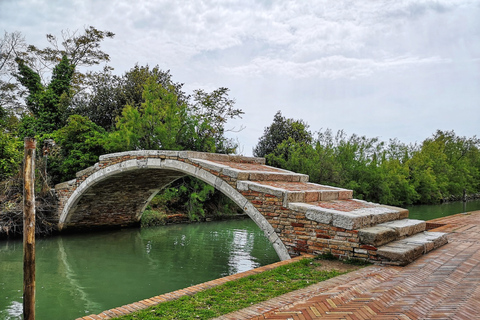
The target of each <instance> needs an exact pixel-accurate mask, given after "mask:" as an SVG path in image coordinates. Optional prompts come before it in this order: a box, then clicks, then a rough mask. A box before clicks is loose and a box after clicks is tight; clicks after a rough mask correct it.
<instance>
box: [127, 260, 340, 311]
mask: <svg viewBox="0 0 480 320" xmlns="http://www.w3.org/2000/svg"><path fill="white" fill-rule="evenodd" d="M318 266H319V264H318V263H317V262H315V261H314V260H313V259H303V260H301V261H298V262H294V263H290V264H288V265H284V266H281V267H278V268H275V269H272V270H267V271H265V272H262V273H259V274H256V275H251V276H248V277H245V278H241V279H238V280H234V281H230V282H227V283H225V284H222V285H219V286H217V287H214V288H211V289H207V290H204V291H201V292H198V293H196V294H194V295H192V296H185V297H182V298H180V299H177V300H173V301H168V302H164V303H161V304H159V305H156V306H153V307H150V308H148V309H145V310H141V311H137V312H135V313H132V314H130V315H126V316H121V317H119V318H118V319H123V320H127V319H151V320H153V319H211V318H215V317H218V316H221V315H223V314H227V313H230V312H233V311H236V310H240V309H243V308H246V307H248V306H251V305H252V304H256V303H260V302H262V301H265V300H268V299H271V298H273V297H277V296H279V295H282V294H285V293H287V292H291V291H294V290H297V289H301V288H304V287H306V286H309V285H311V284H314V283H318V282H321V281H325V280H328V279H330V278H333V277H335V276H338V275H340V274H342V273H340V272H338V271H336V270H332V271H321V270H318V269H317V267H318Z"/></svg>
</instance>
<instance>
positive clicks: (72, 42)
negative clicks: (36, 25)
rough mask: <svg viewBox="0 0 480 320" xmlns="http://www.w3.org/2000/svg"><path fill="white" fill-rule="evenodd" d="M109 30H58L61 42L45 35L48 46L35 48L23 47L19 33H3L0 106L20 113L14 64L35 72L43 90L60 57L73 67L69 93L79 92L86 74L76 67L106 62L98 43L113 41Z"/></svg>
mask: <svg viewBox="0 0 480 320" xmlns="http://www.w3.org/2000/svg"><path fill="white" fill-rule="evenodd" d="M113 36H114V34H113V33H112V32H109V31H100V30H98V29H96V28H94V27H88V28H85V30H84V33H83V34H78V31H74V32H71V31H69V30H66V31H62V39H61V40H59V39H58V38H57V37H56V36H54V35H51V34H47V41H48V42H49V44H50V45H49V46H47V47H45V48H38V47H36V46H33V45H27V44H26V43H25V40H24V38H23V36H22V35H21V33H19V32H14V33H7V32H6V33H5V35H4V38H3V39H0V105H2V106H4V107H7V108H9V109H15V111H16V112H18V113H21V111H20V110H21V108H22V107H23V104H22V103H21V99H22V97H23V95H24V94H25V92H23V91H22V90H21V88H20V86H19V85H20V83H19V80H18V77H14V75H15V74H16V67H17V63H15V61H18V60H21V61H22V63H23V64H24V65H25V66H27V67H28V68H30V69H31V71H32V72H34V73H36V74H37V75H38V77H39V81H38V82H39V83H40V84H41V85H43V86H44V87H46V78H47V76H50V75H51V74H52V73H53V71H54V69H55V68H56V67H57V66H58V64H59V63H60V62H61V61H62V59H63V58H64V57H67V59H68V60H69V61H70V64H71V65H72V66H73V67H74V74H73V77H72V81H71V85H72V88H73V89H74V90H73V92H74V93H77V92H80V91H81V90H82V89H84V87H85V79H86V77H87V75H86V74H84V73H81V72H80V70H79V68H78V67H83V66H92V65H97V64H100V63H102V62H108V61H109V60H110V57H109V55H108V54H106V53H105V52H103V51H102V50H101V49H100V44H101V42H102V41H103V40H104V39H106V38H113Z"/></svg>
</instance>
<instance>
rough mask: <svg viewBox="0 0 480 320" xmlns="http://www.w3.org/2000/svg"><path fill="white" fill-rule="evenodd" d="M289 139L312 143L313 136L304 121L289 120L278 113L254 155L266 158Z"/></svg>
mask: <svg viewBox="0 0 480 320" xmlns="http://www.w3.org/2000/svg"><path fill="white" fill-rule="evenodd" d="M288 138H292V139H293V141H296V142H304V143H310V142H311V141H312V134H311V133H310V131H308V125H307V124H306V123H305V122H303V120H294V119H287V118H285V117H284V116H282V113H281V112H280V111H278V112H277V113H276V114H275V116H274V117H273V123H272V124H271V125H270V126H269V127H267V128H265V130H264V132H263V135H262V136H261V137H260V139H259V140H258V144H257V145H256V146H255V148H254V149H253V155H254V156H256V157H265V156H266V155H267V154H269V153H272V152H273V151H274V150H275V148H276V147H277V146H278V145H279V144H280V143H282V142H283V141H285V140H287V139H288Z"/></svg>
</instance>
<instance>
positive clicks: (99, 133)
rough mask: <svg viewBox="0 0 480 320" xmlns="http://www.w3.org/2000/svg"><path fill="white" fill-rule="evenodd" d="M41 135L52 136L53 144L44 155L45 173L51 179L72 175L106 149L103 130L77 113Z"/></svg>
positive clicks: (62, 178)
mask: <svg viewBox="0 0 480 320" xmlns="http://www.w3.org/2000/svg"><path fill="white" fill-rule="evenodd" d="M42 138H52V139H53V140H54V141H55V143H56V144H57V147H55V148H53V151H52V154H51V155H50V156H49V159H48V173H49V174H50V176H51V177H52V180H53V182H54V183H59V182H62V181H66V180H70V179H72V178H74V177H75V174H76V173H77V172H78V171H80V170H83V169H85V168H88V167H89V166H91V165H93V164H95V163H96V162H97V161H98V157H99V156H100V155H102V154H105V153H106V151H105V149H104V144H105V139H106V132H105V130H104V129H103V128H102V127H100V126H98V125H96V124H95V123H93V122H92V121H90V120H89V119H88V118H86V117H82V116H80V115H73V116H70V117H69V118H68V121H67V125H66V126H64V127H62V128H60V129H59V130H57V131H55V132H53V133H52V134H50V135H45V136H43V137H42Z"/></svg>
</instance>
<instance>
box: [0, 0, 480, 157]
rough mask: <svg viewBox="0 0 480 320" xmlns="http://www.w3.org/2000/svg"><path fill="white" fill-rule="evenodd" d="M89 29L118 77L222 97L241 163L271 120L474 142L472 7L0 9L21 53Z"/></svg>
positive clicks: (402, 3) (476, 88) (24, 4)
mask: <svg viewBox="0 0 480 320" xmlns="http://www.w3.org/2000/svg"><path fill="white" fill-rule="evenodd" d="M90 25H92V26H94V27H96V28H97V29H101V30H108V31H112V32H114V33H115V34H116V36H115V38H114V39H108V40H106V41H105V42H104V43H103V47H102V48H103V49H104V51H106V52H107V53H109V54H110V56H111V62H110V65H111V66H112V67H114V68H115V72H116V73H118V74H123V73H124V72H125V71H127V70H129V69H130V68H132V67H133V66H134V65H135V64H136V63H138V64H140V65H146V64H149V65H150V66H155V65H157V64H158V65H159V66H160V68H161V69H164V70H167V69H169V70H171V73H172V74H173V77H174V80H175V81H177V82H182V83H185V87H184V88H185V89H186V91H187V92H191V91H192V90H193V89H197V88H202V89H206V90H213V89H216V88H218V87H228V88H229V89H230V96H231V97H233V98H235V100H236V107H238V108H240V109H242V110H244V111H245V115H244V116H243V119H242V120H240V121H236V122H235V123H233V122H232V123H231V124H230V125H231V126H237V127H238V126H240V125H243V126H245V129H244V130H243V131H241V132H239V133H236V134H233V135H232V136H233V137H236V138H238V141H239V143H240V145H241V149H240V152H241V153H243V154H246V155H250V154H251V153H252V148H253V147H254V146H255V145H256V143H257V141H258V138H259V137H260V136H261V135H262V133H263V130H264V128H265V127H266V126H268V125H270V124H271V122H272V119H273V116H274V114H275V113H276V112H277V111H278V110H281V111H282V113H283V115H285V116H287V117H290V118H295V119H303V120H305V121H307V122H308V123H309V125H310V128H311V129H312V130H313V131H318V130H320V129H322V128H323V129H325V128H330V129H332V130H334V131H337V130H339V129H344V130H345V131H346V132H347V133H348V134H352V133H356V134H360V135H366V136H367V137H379V138H380V139H382V140H385V141H388V139H390V138H398V139H400V141H403V142H407V143H410V142H421V141H422V140H424V139H425V138H427V137H429V136H431V135H432V134H433V133H434V132H435V131H436V130H437V129H441V130H455V132H456V133H457V134H458V135H461V136H468V137H471V136H473V135H477V136H478V135H480V129H479V128H480V1H479V0H450V1H447V0H437V1H427V0H396V1H388V0H350V1H348V0H345V1H342V0H323V1H300V0H298V1H293V0H271V1H270V0H262V1H253V0H216V1H215V0H204V1H172V0H168V1H167V0H137V1H132V0H115V1H113V0H108V1H107V0H76V1H63V0H0V31H2V30H5V31H8V32H13V31H21V32H22V33H23V34H24V35H25V38H26V41H27V43H32V44H36V45H39V46H45V45H46V40H45V34H47V33H52V34H56V35H59V34H60V31H61V30H62V29H70V30H76V29H80V30H82V29H83V28H84V27H87V26H90Z"/></svg>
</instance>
